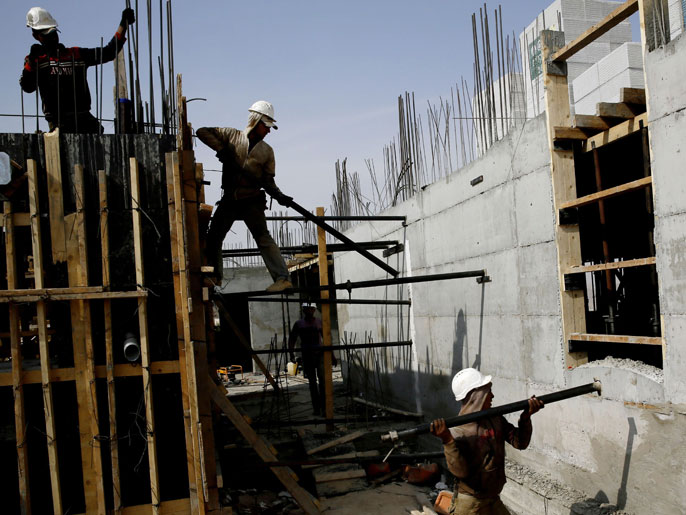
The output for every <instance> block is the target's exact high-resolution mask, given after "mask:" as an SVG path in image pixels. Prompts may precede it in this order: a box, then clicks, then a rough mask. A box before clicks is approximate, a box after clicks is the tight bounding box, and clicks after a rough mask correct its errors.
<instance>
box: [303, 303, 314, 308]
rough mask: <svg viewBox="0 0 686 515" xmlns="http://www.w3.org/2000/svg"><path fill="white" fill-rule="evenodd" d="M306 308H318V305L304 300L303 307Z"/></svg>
mask: <svg viewBox="0 0 686 515" xmlns="http://www.w3.org/2000/svg"><path fill="white" fill-rule="evenodd" d="M305 308H315V309H316V308H317V306H315V305H314V304H312V303H311V302H303V309H305Z"/></svg>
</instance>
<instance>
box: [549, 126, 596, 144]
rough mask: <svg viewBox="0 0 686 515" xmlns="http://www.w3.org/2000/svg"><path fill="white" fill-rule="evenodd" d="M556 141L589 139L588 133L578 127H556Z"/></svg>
mask: <svg viewBox="0 0 686 515" xmlns="http://www.w3.org/2000/svg"><path fill="white" fill-rule="evenodd" d="M554 131H555V135H554V136H553V138H554V140H555V141H560V140H571V141H585V140H587V139H588V134H587V133H586V132H585V131H584V130H583V129H579V128H577V127H555V128H554Z"/></svg>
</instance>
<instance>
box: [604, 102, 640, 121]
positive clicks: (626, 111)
mask: <svg viewBox="0 0 686 515" xmlns="http://www.w3.org/2000/svg"><path fill="white" fill-rule="evenodd" d="M644 107H645V106H641V107H640V108H639V107H637V106H635V105H633V104H622V103H620V102H598V103H597V104H596V106H595V110H596V115H597V116H600V117H601V118H621V119H623V120H628V119H630V118H634V117H635V116H636V115H639V114H641V113H642V112H645V109H644Z"/></svg>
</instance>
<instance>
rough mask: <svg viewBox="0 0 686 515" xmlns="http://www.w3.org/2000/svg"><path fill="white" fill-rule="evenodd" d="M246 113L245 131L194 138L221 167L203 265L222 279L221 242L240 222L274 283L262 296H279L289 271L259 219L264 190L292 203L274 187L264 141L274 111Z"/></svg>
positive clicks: (213, 130) (259, 105)
mask: <svg viewBox="0 0 686 515" xmlns="http://www.w3.org/2000/svg"><path fill="white" fill-rule="evenodd" d="M248 111H249V113H250V115H249V117H248V125H247V127H246V128H245V130H242V131H241V130H238V129H232V128H230V127H226V128H221V127H203V128H201V129H198V131H197V132H196V135H197V136H198V138H199V139H200V141H202V142H203V143H204V144H205V145H207V146H208V147H210V148H211V149H212V150H214V151H216V152H217V159H219V161H221V163H222V198H221V200H220V201H219V202H218V203H217V209H216V210H215V211H214V214H213V215H212V219H211V220H210V227H209V230H208V231H207V237H206V242H205V254H206V256H207V260H208V264H210V265H212V266H214V267H215V272H216V273H217V275H218V276H220V277H221V274H222V262H223V261H222V255H221V252H222V242H223V241H224V237H225V236H226V233H227V232H229V229H231V226H232V225H233V223H234V222H235V221H236V220H243V221H244V222H245V225H246V226H247V227H248V230H249V231H250V234H252V236H253V238H255V242H256V243H257V247H258V248H259V249H260V254H262V259H263V260H264V263H265V265H267V270H269V273H270V274H271V276H272V279H273V280H274V284H272V285H271V286H269V287H268V288H267V291H282V290H285V289H286V288H292V287H293V285H292V284H291V282H290V281H289V280H288V268H286V263H285V262H284V260H283V257H281V252H280V251H279V247H277V245H276V243H275V242H274V239H273V238H272V237H271V235H270V234H269V230H268V229H267V221H266V219H265V216H264V211H265V210H266V209H267V199H266V196H265V194H264V191H263V190H266V191H267V193H269V194H270V195H271V196H272V198H274V199H275V200H276V201H277V202H279V203H280V204H282V205H284V206H288V205H289V203H290V201H291V200H293V198H292V197H289V196H287V195H285V194H284V193H283V192H282V191H281V190H280V189H279V188H278V187H277V185H276V183H275V182H274V175H275V173H276V172H275V161H274V150H272V147H270V146H269V145H268V144H267V143H266V142H265V141H264V138H265V136H266V135H267V134H269V132H270V131H271V129H275V130H276V129H278V127H277V126H276V120H275V119H274V107H273V106H272V104H270V103H269V102H266V101H264V100H259V101H257V102H255V103H254V104H253V105H252V106H251V107H250V109H249V110H248Z"/></svg>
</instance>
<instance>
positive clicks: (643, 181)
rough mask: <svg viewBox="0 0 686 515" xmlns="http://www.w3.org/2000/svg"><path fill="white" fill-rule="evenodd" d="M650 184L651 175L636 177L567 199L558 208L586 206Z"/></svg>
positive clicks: (651, 180)
mask: <svg viewBox="0 0 686 515" xmlns="http://www.w3.org/2000/svg"><path fill="white" fill-rule="evenodd" d="M652 184H653V178H652V177H651V176H648V177H642V178H640V179H636V180H635V181H631V182H627V183H625V184H620V185H619V186H615V187H614V188H608V189H606V190H603V191H598V192H596V193H591V194H590V195H584V196H583V197H580V198H577V199H574V200H568V201H567V202H563V203H562V204H560V207H559V208H560V209H569V208H571V207H582V206H587V205H589V204H595V203H596V202H598V201H600V200H606V199H609V198H612V197H616V196H617V195H622V194H623V193H629V192H631V191H636V190H640V189H643V188H648V187H650V186H652Z"/></svg>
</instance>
